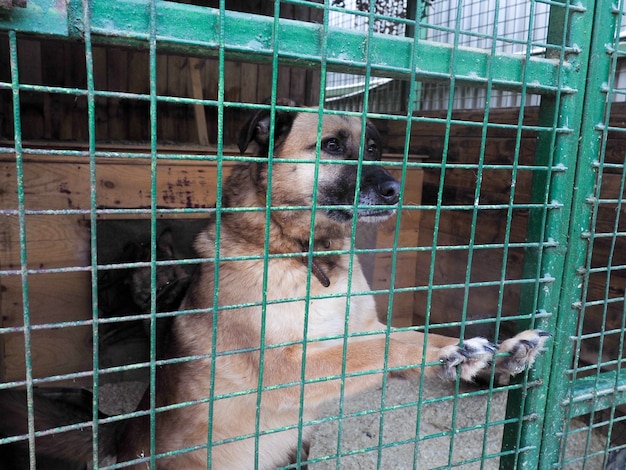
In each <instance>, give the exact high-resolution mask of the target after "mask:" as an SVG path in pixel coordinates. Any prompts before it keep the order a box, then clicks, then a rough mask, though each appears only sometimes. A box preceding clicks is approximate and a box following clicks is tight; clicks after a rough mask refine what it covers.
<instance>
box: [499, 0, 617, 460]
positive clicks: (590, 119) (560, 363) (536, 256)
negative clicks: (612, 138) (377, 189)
mask: <svg viewBox="0 0 626 470" xmlns="http://www.w3.org/2000/svg"><path fill="white" fill-rule="evenodd" d="M611 6H612V3H611V2H608V1H603V0H600V1H598V2H594V1H591V0H589V1H586V2H579V3H577V4H576V5H575V6H572V5H569V6H568V5H567V4H566V3H563V6H562V7H561V6H557V5H553V6H552V10H551V17H550V20H551V21H550V30H549V42H550V43H552V44H563V45H564V46H568V47H570V48H573V49H574V50H572V51H570V52H568V53H566V52H565V51H563V50H562V51H559V50H558V49H557V50H554V51H552V52H550V51H548V56H549V57H554V60H557V61H558V62H559V63H561V64H564V63H568V64H570V66H572V67H573V69H574V70H575V72H574V74H573V76H572V78H573V80H572V81H567V80H566V77H563V80H562V81H561V83H560V88H563V89H568V88H569V89H572V90H576V92H575V93H571V94H569V93H567V94H565V93H557V95H556V96H555V97H544V98H543V99H542V111H541V117H540V119H541V121H542V122H541V125H542V126H544V125H546V126H550V125H551V124H552V125H553V126H554V128H555V129H562V130H563V131H565V132H542V133H541V134H540V136H539V140H538V143H537V154H536V163H537V164H541V165H548V166H549V167H552V168H555V169H559V168H560V169H562V170H564V171H554V172H552V173H551V174H547V173H545V174H536V175H535V176H536V178H535V179H534V181H533V201H536V202H540V201H543V202H544V203H546V204H547V203H548V202H552V201H558V202H559V203H560V204H561V208H560V209H558V210H553V211H547V210H541V211H531V213H530V219H529V229H528V236H527V237H528V238H529V239H530V240H535V241H540V242H544V243H545V242H547V241H555V242H556V243H557V245H556V246H555V247H544V248H542V249H539V250H534V249H533V250H529V251H528V253H527V256H526V264H525V269H524V277H531V278H532V277H533V276H536V277H537V279H541V278H544V279H545V280H546V283H545V284H542V283H537V284H536V285H535V286H530V287H527V288H526V287H525V289H524V290H523V291H522V301H521V303H520V311H521V312H530V311H546V312H548V313H550V314H551V316H550V319H549V320H548V321H544V322H540V323H539V324H538V325H539V326H542V327H543V328H546V329H548V330H549V331H551V332H552V333H553V334H554V338H553V344H552V346H551V352H549V353H548V354H546V356H544V358H542V360H541V361H540V364H539V367H538V368H537V369H536V370H537V372H536V373H531V374H529V376H527V377H524V379H523V384H524V386H525V387H524V388H523V389H521V390H520V391H518V392H517V393H515V394H512V397H511V400H510V401H509V405H508V410H507V418H512V417H515V416H520V415H523V416H524V420H523V421H521V422H517V423H513V424H510V425H507V427H506V429H505V439H504V444H503V446H504V449H508V450H513V449H515V450H516V453H515V454H511V455H509V456H507V457H506V458H503V459H502V462H501V468H502V469H507V470H508V469H513V468H527V469H531V468H532V469H535V468H546V469H547V468H552V466H553V465H554V464H556V463H557V462H558V460H559V452H560V449H561V445H562V442H561V438H562V429H563V427H564V423H565V410H564V408H563V407H562V403H563V402H564V400H565V398H566V397H567V394H568V391H569V389H570V379H569V377H567V375H566V371H567V370H568V369H569V368H570V367H571V361H572V355H573V345H572V342H571V339H570V338H571V336H573V335H575V334H576V327H577V321H578V315H579V310H578V306H579V305H580V299H581V286H582V279H581V271H580V269H579V267H580V266H583V265H584V260H585V258H586V256H587V249H588V241H587V240H586V239H585V237H584V236H583V235H584V233H586V231H587V230H588V227H589V222H590V219H591V213H590V210H589V206H588V204H587V203H586V200H587V198H588V197H589V196H590V195H592V194H593V188H594V185H595V183H596V173H595V172H594V171H593V170H592V164H593V162H594V161H595V160H596V159H597V157H598V150H599V147H598V144H599V142H600V139H598V138H597V134H596V131H594V126H595V125H596V124H597V123H598V122H602V115H603V102H604V99H605V97H603V96H601V94H600V93H599V91H600V89H601V86H602V83H603V82H605V81H606V80H607V77H608V55H607V54H606V51H605V50H604V44H606V43H607V42H608V43H611V42H612V41H610V40H608V39H607V36H608V37H609V39H610V38H611V37H612V35H613V33H614V31H615V27H616V23H615V15H611V13H610V10H611ZM592 38H593V39H592ZM576 49H577V50H579V52H576ZM559 52H560V53H559ZM596 62H600V63H596ZM602 62H604V65H603V64H602ZM574 77H575V78H574ZM549 278H551V281H550V279H549ZM548 281H550V282H548ZM541 366H543V369H544V370H545V373H543V374H542V372H541V371H542V367H541ZM540 375H543V376H547V377H548V379H547V383H545V384H543V385H541V386H535V384H536V382H534V380H535V379H537V378H538V377H539V376H540ZM542 410H545V411H542ZM521 413H522V414H521Z"/></svg>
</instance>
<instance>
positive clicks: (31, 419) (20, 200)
mask: <svg viewBox="0 0 626 470" xmlns="http://www.w3.org/2000/svg"><path fill="white" fill-rule="evenodd" d="M9 54H10V57H9V61H10V65H11V92H12V100H13V129H14V139H15V173H16V176H17V209H18V222H19V230H20V233H19V238H20V276H21V279H22V302H23V309H24V356H25V357H24V359H25V362H26V371H25V372H26V398H27V407H28V451H29V454H28V455H29V464H30V468H31V469H34V468H35V467H36V459H35V408H34V404H33V357H32V349H31V348H32V341H31V335H30V333H31V323H30V302H29V295H28V253H27V248H28V247H27V246H26V215H25V212H24V211H25V204H24V160H23V158H24V153H23V150H22V119H21V115H20V78H19V73H18V55H17V36H16V34H15V31H9Z"/></svg>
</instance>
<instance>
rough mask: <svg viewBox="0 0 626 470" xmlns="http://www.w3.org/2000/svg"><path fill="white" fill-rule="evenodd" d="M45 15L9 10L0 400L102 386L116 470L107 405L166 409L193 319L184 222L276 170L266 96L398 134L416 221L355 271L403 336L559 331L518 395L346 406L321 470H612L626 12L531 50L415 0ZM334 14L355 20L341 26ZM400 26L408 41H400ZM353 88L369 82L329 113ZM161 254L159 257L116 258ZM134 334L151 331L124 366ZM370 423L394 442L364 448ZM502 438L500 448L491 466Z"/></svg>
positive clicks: (620, 397) (391, 226) (617, 422)
mask: <svg viewBox="0 0 626 470" xmlns="http://www.w3.org/2000/svg"><path fill="white" fill-rule="evenodd" d="M24 3H25V5H14V4H12V3H11V4H9V2H6V4H5V3H2V4H0V5H1V6H0V139H1V140H0V161H1V163H2V169H3V176H2V183H1V185H2V186H1V187H2V191H1V192H0V203H1V208H0V210H1V211H2V218H3V220H2V222H0V223H1V225H2V228H1V230H2V241H1V242H0V249H1V255H0V263H1V266H0V288H1V296H0V302H1V303H0V312H1V313H2V316H1V320H0V321H1V322H2V323H0V347H2V349H3V354H2V356H1V359H0V391H1V390H10V389H17V388H21V389H26V391H27V395H28V396H29V397H30V401H29V403H30V410H31V413H32V412H33V402H32V396H33V394H34V393H36V391H37V390H39V389H40V388H42V387H50V386H59V385H61V386H65V387H68V386H74V387H76V386H80V387H87V388H89V389H90V390H92V391H93V396H94V399H93V401H92V402H91V403H90V405H91V410H90V412H91V419H90V420H87V425H86V428H85V429H88V430H89V432H93V436H94V462H93V463H94V466H96V467H98V468H105V467H106V466H107V465H109V464H106V463H105V464H102V463H99V462H98V458H97V446H98V433H97V430H98V419H102V418H99V414H98V406H99V402H100V397H99V395H100V389H101V388H102V387H104V385H107V384H109V383H113V382H114V383H120V382H124V381H125V380H129V379H131V380H139V381H145V383H147V384H148V385H147V386H148V387H153V386H154V374H155V370H156V348H155V341H154V338H155V336H156V324H157V322H156V319H157V318H165V317H167V315H168V314H169V315H178V314H181V315H182V314H185V312H176V311H175V309H174V313H169V312H168V313H167V314H166V313H163V312H161V311H159V305H158V302H159V299H158V296H157V291H158V288H159V287H162V286H160V285H159V280H158V276H157V271H158V270H159V269H163V268H168V267H171V266H173V265H175V264H176V265H182V266H190V265H192V264H193V263H194V262H198V260H195V259H194V258H193V254H184V255H181V256H180V258H178V257H177V258H176V259H174V257H171V258H170V259H163V258H159V257H158V254H157V249H158V241H159V235H160V234H161V233H162V231H163V226H164V225H163V224H166V225H167V224H169V226H170V227H172V230H173V231H175V232H176V233H180V232H177V231H178V230H182V229H179V228H177V227H179V225H177V223H176V221H177V220H179V221H181V220H182V221H183V222H181V224H182V225H184V226H189V225H185V224H184V222H187V221H189V220H191V221H194V223H200V222H199V220H200V221H201V220H202V219H203V218H205V217H207V215H208V214H212V213H215V209H213V204H214V202H215V200H216V198H217V197H218V195H219V194H220V191H221V189H220V188H221V182H222V180H223V177H224V175H226V174H227V173H228V171H229V167H230V166H232V165H233V164H234V163H235V162H237V161H242V159H244V160H245V159H249V160H250V159H251V161H254V158H255V157H254V156H243V157H242V156H240V155H238V154H237V153H238V152H237V151H236V150H235V148H234V142H235V136H236V132H237V130H238V129H239V128H240V127H241V125H242V124H243V122H244V121H245V119H246V116H247V115H249V114H250V113H252V112H254V111H255V110H257V109H260V107H262V106H265V105H261V104H259V103H262V102H263V101H264V100H265V99H266V98H267V97H269V101H268V103H269V105H268V106H270V107H271V109H273V110H276V109H281V106H280V105H279V104H277V99H278V98H280V97H284V96H288V97H291V98H293V99H295V100H297V101H299V102H300V103H302V104H304V105H308V106H317V107H320V108H322V112H326V113H349V114H352V115H357V116H366V115H367V117H368V118H370V119H372V120H373V121H375V123H376V125H377V126H378V128H379V129H380V130H381V132H382V134H383V136H384V140H385V150H386V156H385V157H384V161H385V162H386V164H387V165H388V167H389V168H390V169H391V171H393V172H395V174H396V175H397V176H398V177H399V178H400V179H401V180H402V188H403V199H402V201H401V204H400V207H399V211H398V217H397V219H396V220H395V221H393V222H390V223H388V224H386V225H383V226H382V227H381V228H380V229H379V230H378V231H377V232H372V231H371V230H370V231H369V232H367V231H366V230H363V229H362V228H360V227H359V228H357V227H356V224H355V226H354V229H355V233H354V237H353V238H354V240H355V243H354V246H353V250H352V252H353V253H354V255H355V256H357V255H358V256H360V257H362V258H363V259H364V260H367V261H364V264H365V266H366V271H367V275H368V276H369V280H370V284H371V287H372V293H373V294H374V295H376V298H377V303H378V306H379V310H380V312H381V315H382V318H384V319H385V320H386V321H387V323H389V324H393V325H394V326H395V327H399V328H413V329H417V330H419V331H423V332H426V333H428V332H431V333H436V332H447V331H454V332H456V333H460V335H461V337H466V338H468V337H470V336H472V335H474V334H483V335H485V336H493V337H495V338H498V339H503V338H505V337H507V336H509V333H511V332H515V331H518V330H521V329H523V328H526V327H538V328H542V329H544V330H546V331H549V332H551V333H552V334H553V338H552V340H551V342H550V343H549V344H548V348H547V351H546V352H545V354H544V355H543V356H542V357H541V358H540V359H539V360H538V363H537V364H536V366H535V367H534V368H533V369H532V370H531V371H529V372H528V373H526V374H524V375H523V376H522V377H521V378H520V379H519V380H515V381H513V382H512V383H511V384H506V385H498V384H497V382H496V381H495V380H494V379H495V378H494V377H491V378H490V380H489V381H488V382H489V384H488V386H487V387H486V388H484V389H479V390H469V391H468V390H466V389H463V388H461V386H460V385H459V384H457V385H456V386H454V387H453V390H451V391H448V392H446V393H444V396H443V397H436V398H431V397H424V396H422V395H421V392H419V391H417V390H416V392H415V396H414V397H413V398H412V399H411V400H410V401H408V402H405V403H403V404H400V405H397V404H394V405H391V404H388V403H386V402H385V394H384V393H383V394H382V399H381V402H380V406H378V407H376V408H372V409H367V410H360V411H357V412H351V413H352V415H350V413H348V412H344V411H343V408H342V407H341V406H340V407H339V410H338V412H337V413H335V414H331V416H329V417H328V418H326V421H329V422H334V423H339V430H338V431H337V438H336V441H337V446H336V449H335V450H334V452H329V453H328V454H325V455H318V456H313V457H311V461H310V464H311V465H313V466H314V465H316V464H317V465H322V464H328V463H329V462H330V465H335V466H337V467H339V466H341V465H342V463H343V464H344V465H346V462H349V461H350V459H351V458H352V457H358V456H359V455H365V454H375V455H377V456H378V457H376V459H375V460H376V462H377V466H379V467H380V468H383V462H384V455H386V453H391V452H394V451H396V450H397V449H399V448H401V447H403V446H412V447H411V448H412V449H414V450H413V454H414V455H413V456H414V458H413V459H411V461H410V462H407V467H406V468H429V467H430V466H431V465H429V464H428V462H425V461H424V460H423V457H422V456H421V454H420V448H421V447H422V446H424V445H425V444H426V443H428V442H429V441H436V440H437V439H440V438H446V441H445V445H444V446H442V448H444V452H442V455H443V463H438V464H437V465H432V466H434V467H437V468H451V467H465V468H494V466H500V468H505V469H510V468H588V469H593V468H603V466H606V465H608V464H609V462H610V460H611V459H615V458H617V457H619V455H620V451H623V450H624V449H625V448H626V441H625V438H624V436H623V425H624V423H623V411H624V409H623V405H624V401H626V398H625V396H624V386H625V384H624V380H625V378H624V374H623V373H622V372H621V366H622V364H623V340H624V339H623V331H624V326H625V325H624V321H625V318H626V316H625V314H624V311H625V310H624V309H625V307H624V305H626V301H625V297H624V282H625V281H626V279H625V277H626V276H625V269H624V267H625V266H626V261H625V260H624V259H623V254H622V253H623V252H624V248H623V244H624V237H625V232H624V228H623V222H622V221H621V220H622V217H621V215H622V211H623V206H622V198H623V194H624V180H625V175H626V173H625V170H624V155H625V151H626V146H625V143H626V140H625V139H624V129H625V128H626V125H625V121H624V109H625V108H624V107H623V106H622V103H623V101H624V99H623V97H624V89H623V88H622V87H621V75H620V71H621V68H622V63H623V59H624V45H623V42H622V22H623V18H624V5H623V3H622V2H619V3H616V2H609V1H604V0H600V1H595V2H594V1H577V2H569V1H565V2H561V1H531V2H524V3H525V10H523V15H525V16H523V17H524V18H526V29H525V30H524V31H523V32H522V33H521V34H518V35H515V36H510V35H508V34H506V26H505V25H504V23H502V22H501V21H500V16H499V15H500V13H499V12H500V10H502V11H504V8H505V6H506V5H505V4H506V3H509V2H503V1H502V2H498V1H494V2H487V3H488V4H489V5H493V8H485V9H484V10H485V11H483V12H482V15H483V16H486V17H487V18H488V19H489V21H487V22H486V23H487V26H486V27H484V26H481V29H478V28H477V27H475V26H474V25H473V24H472V22H470V21H468V20H467V18H468V17H470V16H472V15H474V16H478V13H477V12H476V11H475V9H474V2H466V1H458V2H439V1H435V2H419V1H418V2H408V4H406V5H405V8H404V10H403V12H402V13H398V12H392V11H390V10H385V2H380V1H379V2H369V3H368V4H365V2H357V3H355V4H352V3H349V2H331V1H327V2H326V3H318V2H312V1H304V0H300V1H297V0H293V1H287V0H285V1H280V2H234V1H233V2H225V1H221V2H195V3H196V4H195V5H191V4H186V3H176V2H168V1H160V0H158V1H157V0H151V1H150V0H115V1H102V0H91V1H84V2H81V1H74V0H70V1H68V2H57V1H52V0H28V1H27V2H24ZM444 3H445V5H446V7H445V8H446V9H444V6H443V4H444ZM392 13H393V14H392ZM470 13H471V14H470ZM502 14H503V13H502ZM332 15H345V16H347V17H348V18H350V19H351V23H349V24H348V25H338V26H333V25H331V24H330V18H331V16H332ZM438 17H443V18H446V21H445V22H443V21H438V20H437V18H438ZM540 17H541V18H547V21H545V24H546V25H547V26H546V28H543V29H541V31H542V33H537V28H536V24H538V23H539V18H540ZM541 21H542V23H541V24H544V22H543V19H542V20H541ZM385 22H387V23H389V24H391V25H399V26H401V27H399V26H398V27H393V28H392V27H388V28H386V29H385V28H383V27H382V26H380V28H379V29H376V28H377V27H378V26H377V25H382V24H386V23H385ZM356 23H359V24H361V25H365V26H364V27H362V28H361V29H359V28H356V27H354V25H355V24H356ZM399 32H400V33H401V34H399ZM468 38H469V39H468ZM472 41H476V42H479V43H480V44H478V45H477V44H472ZM470 46H472V47H470ZM507 47H508V48H509V49H507ZM331 74H345V75H348V76H351V77H357V79H355V81H354V83H357V84H358V86H357V85H351V86H352V88H350V89H348V87H344V88H345V89H344V90H343V91H342V90H339V91H337V88H335V89H333V93H332V94H331V92H330V91H329V90H330V88H329V77H332V75H331ZM392 87H393V93H392V94H385V93H387V92H388V90H387V89H391V88H392ZM337 93H339V95H337ZM331 95H332V96H331ZM348 95H350V96H348ZM337 96H339V98H337ZM390 96H391V98H390ZM476 96H479V98H476ZM467 97H472V100H474V101H472V100H469V99H463V98H467ZM330 98H332V99H330ZM435 98H437V99H435ZM385 100H387V101H389V100H394V101H393V104H394V106H391V105H388V104H389V103H387V105H388V106H387V107H384V106H383V104H382V103H385ZM437 100H438V101H437ZM465 102H469V103H474V106H471V105H470V106H464V105H462V103H465ZM346 103H347V104H346ZM355 103H356V104H355ZM436 103H439V104H436ZM476 103H478V104H476ZM497 103H503V104H504V106H500V107H499V106H497ZM348 104H349V105H350V106H352V107H347V106H348ZM468 107H469V108H471V109H460V108H468ZM313 163H315V164H318V165H319V161H317V162H313ZM268 210H269V209H268ZM115 224H117V225H115ZM133 224H134V225H133ZM111 227H113V228H111ZM194 230H196V229H194ZM139 232H141V233H143V234H144V235H145V234H147V236H148V239H147V244H145V243H144V246H147V247H148V250H147V255H144V257H143V258H141V259H137V258H136V257H135V258H132V257H131V258H126V259H123V258H120V257H119V256H118V257H116V255H120V254H123V252H124V246H125V243H124V242H127V241H132V239H133V237H135V236H136V235H137V233H139ZM103 233H113V234H114V235H108V236H107V237H104V238H103V235H102V234H103ZM118 234H119V236H115V235H118ZM188 236H190V235H189V234H185V235H184V236H182V235H181V236H180V238H181V239H183V238H185V237H188ZM124 237H126V238H124ZM117 238H119V239H117ZM104 245H107V246H109V247H110V250H111V253H106V252H103V246H104ZM178 249H179V248H178V247H177V250H178ZM133 268H147V269H148V273H149V284H150V291H151V292H152V294H151V295H150V300H149V306H148V308H147V310H143V311H139V309H138V308H137V307H136V306H134V307H133V308H130V307H128V305H126V306H124V307H123V308H125V309H126V310H124V311H123V312H122V310H115V309H114V307H113V306H111V304H110V301H109V300H107V299H109V297H107V299H105V298H104V297H103V291H105V290H106V288H107V286H108V285H105V284H103V275H104V274H106V273H109V274H111V273H113V274H119V273H121V272H123V270H125V269H133ZM112 278H115V279H117V278H116V277H115V276H112V277H109V278H107V279H112ZM346 295H347V296H349V295H351V294H350V293H349V292H348V293H346ZM107 302H109V303H107ZM105 306H106V307H111V309H113V312H112V313H111V314H110V315H109V313H110V312H107V314H106V315H105V314H104V313H105V310H106V309H104V307H105ZM115 308H117V306H115ZM120 308H121V307H120ZM135 320H136V321H139V324H136V325H135V324H134V326H133V328H134V330H133V331H135V332H136V333H137V334H136V335H134V336H133V335H131V336H130V337H129V338H126V339H125V340H124V341H121V342H119V341H118V342H115V343H114V344H115V345H116V346H115V347H113V348H110V347H103V342H104V343H105V341H104V340H105V339H107V338H109V336H108V335H109V334H117V332H119V331H120V329H119V328H118V329H115V328H114V327H115V326H121V330H126V328H125V327H128V326H129V325H130V321H135ZM142 324H147V325H148V335H147V337H146V336H142V335H143V334H144V333H145V332H144V329H143V327H142ZM111 331H113V333H111ZM120 345H121V346H120ZM105 346H106V344H105ZM120 348H121V349H120ZM129 358H130V359H129ZM428 366H430V365H427V364H423V365H422V367H428ZM498 393H507V394H508V405H507V411H506V415H505V416H502V417H498V418H492V417H491V416H490V414H489V411H487V412H486V413H485V416H484V418H483V420H482V421H479V422H477V423H474V424H472V425H468V426H465V427H463V426H461V427H457V426H456V419H457V418H456V415H457V414H461V413H462V412H463V408H464V404H465V403H468V402H466V401H465V400H466V399H468V398H476V397H479V398H481V399H484V401H486V403H487V407H489V403H491V400H493V399H494V396H495V395H496V394H498ZM346 400H348V399H347V398H346ZM442 403H449V404H451V406H452V410H453V411H452V417H451V421H450V423H449V424H448V423H447V424H446V426H447V427H446V428H445V429H443V430H442V431H441V432H438V433H424V432H422V429H421V428H420V426H421V425H420V413H421V410H422V408H424V409H425V408H427V407H428V406H432V407H435V406H439V405H441V404H442ZM398 409H399V410H403V409H407V410H408V409H415V410H416V413H417V415H416V418H415V425H414V427H415V432H414V435H413V436H412V438H409V439H406V440H396V441H394V440H393V439H392V440H388V441H386V440H385V439H384V438H383V432H382V430H383V429H384V428H385V427H386V426H390V425H391V424H390V421H391V420H390V419H386V418H385V416H386V415H390V413H391V412H392V411H394V410H398ZM156 412H158V410H154V409H152V410H151V411H150V413H152V414H154V413H156ZM357 415H365V416H369V417H371V418H372V419H374V420H375V422H376V423H377V425H378V427H379V428H380V430H381V432H380V436H379V437H378V438H377V439H375V440H374V442H373V444H371V445H363V446H356V447H355V448H346V449H344V448H343V447H342V446H343V445H344V444H342V442H344V441H345V440H346V439H344V438H342V433H346V434H347V433H349V427H348V423H349V421H350V419H349V418H352V417H355V416H357ZM105 419H109V420H111V419H113V420H114V419H118V418H115V417H113V418H105ZM90 421H93V424H90ZM344 421H345V423H346V426H345V428H344V427H342V424H341V423H343V422H344ZM313 424H315V423H300V425H301V426H305V425H307V426H308V425H313ZM71 426H78V424H72V425H70V427H71ZM66 427H67V426H66ZM495 429H500V431H501V432H502V435H503V437H502V445H501V448H500V450H499V451H496V452H492V451H487V450H486V449H487V444H486V442H487V440H488V439H487V438H488V436H489V435H490V433H491V432H492V431H493V430H495ZM57 431H58V432H62V431H63V429H58V430H57ZM46 432H54V430H53V431H40V430H38V431H37V432H36V431H35V428H34V417H32V419H31V420H29V423H28V433H26V434H23V435H7V436H4V435H3V436H0V445H11V444H15V443H22V444H23V445H25V446H26V448H27V449H28V452H27V454H28V460H29V464H30V465H31V466H33V468H34V466H35V464H36V462H37V461H39V459H40V458H41V457H38V456H37V455H36V450H37V446H36V437H37V435H38V434H41V433H46ZM471 432H478V433H479V434H482V435H483V438H482V440H481V441H480V442H481V443H482V445H479V446H478V448H477V449H476V453H475V454H474V455H472V456H469V457H467V456H466V457H462V458H461V457H458V455H457V453H456V451H457V448H458V444H455V440H457V437H456V436H462V435H464V434H469V433H471ZM574 437H578V438H579V439H581V440H579V441H577V442H578V443H580V442H583V445H582V446H581V445H580V444H576V446H574V445H573V444H572V439H573V438H574ZM598 442H600V444H598ZM211 445H219V443H209V444H208V445H207V448H208V451H207V455H208V458H210V448H211ZM181 451H182V450H181ZM145 460H146V462H148V463H151V464H154V463H155V462H156V460H157V459H156V457H154V456H153V457H148V458H146V459H145ZM109 467H112V468H118V467H115V466H112V465H109ZM107 468H108V467H107Z"/></svg>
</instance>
